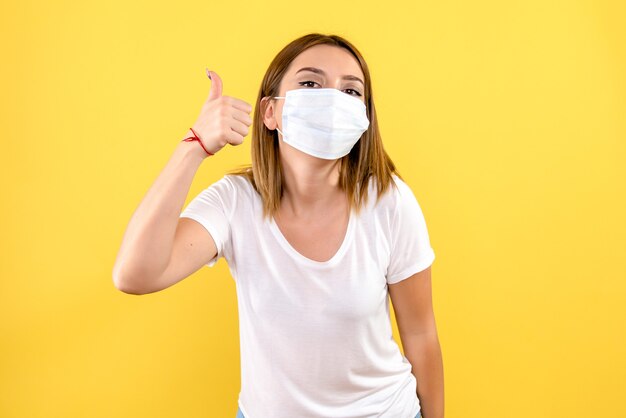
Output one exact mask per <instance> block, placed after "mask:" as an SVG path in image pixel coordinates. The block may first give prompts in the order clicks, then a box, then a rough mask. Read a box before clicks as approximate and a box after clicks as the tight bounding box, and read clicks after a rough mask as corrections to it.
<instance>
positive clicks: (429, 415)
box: [402, 332, 444, 418]
mask: <svg viewBox="0 0 626 418" xmlns="http://www.w3.org/2000/svg"><path fill="white" fill-rule="evenodd" d="M402 346H403V348H404V355H405V357H406V358H407V359H408V360H409V362H410V363H411V365H412V366H413V370H412V373H413V375H414V376H415V379H416V380H417V397H418V398H419V400H420V405H421V408H422V417H423V418H444V414H443V413H444V390H443V358H442V355H441V346H440V344H439V337H438V336H437V333H436V332H433V333H429V334H420V335H410V336H405V337H403V338H402Z"/></svg>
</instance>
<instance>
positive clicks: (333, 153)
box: [274, 88, 370, 160]
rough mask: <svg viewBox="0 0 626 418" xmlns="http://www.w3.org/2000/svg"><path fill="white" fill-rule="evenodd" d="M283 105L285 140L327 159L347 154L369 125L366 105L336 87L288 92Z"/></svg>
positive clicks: (303, 150) (301, 149)
mask: <svg viewBox="0 0 626 418" xmlns="http://www.w3.org/2000/svg"><path fill="white" fill-rule="evenodd" d="M274 98H275V99H285V104H284V106H283V115H282V119H283V130H284V131H285V132H284V133H283V132H282V131H281V130H280V129H278V128H276V129H278V132H280V133H281V135H282V136H283V141H284V142H286V143H287V144H289V145H291V146H292V147H294V148H297V149H299V150H300V151H302V152H306V153H307V154H310V155H312V156H314V157H318V158H323V159H326V160H335V159H337V158H341V157H343V156H344V155H346V154H348V153H349V152H350V150H351V149H352V147H353V146H354V144H356V143H357V141H358V140H359V138H360V137H361V135H362V134H363V132H365V131H366V130H367V128H368V126H369V124H370V122H369V120H368V119H367V114H366V109H365V104H364V103H363V102H362V101H361V100H359V99H357V98H356V97H350V96H349V95H348V94H346V93H343V92H341V91H339V90H337V89H334V88H303V89H295V90H288V91H287V93H286V94H285V96H282V97H279V96H274Z"/></svg>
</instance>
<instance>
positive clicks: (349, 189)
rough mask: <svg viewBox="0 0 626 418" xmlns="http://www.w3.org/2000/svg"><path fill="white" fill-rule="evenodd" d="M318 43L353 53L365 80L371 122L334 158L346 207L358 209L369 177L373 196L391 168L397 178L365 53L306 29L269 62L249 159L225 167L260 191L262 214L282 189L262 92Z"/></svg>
mask: <svg viewBox="0 0 626 418" xmlns="http://www.w3.org/2000/svg"><path fill="white" fill-rule="evenodd" d="M320 44H328V45H334V46H338V47H341V48H345V49H346V50H347V51H349V52H350V53H351V54H352V55H353V56H354V57H355V58H356V59H357V61H358V62H359V64H360V66H361V70H362V71H363V74H364V76H365V80H363V81H364V82H365V93H364V96H365V97H364V99H365V106H366V111H367V118H368V119H369V121H370V125H369V127H368V129H367V130H366V131H365V132H363V134H362V135H361V137H360V138H359V140H358V141H357V143H356V144H355V145H354V147H352V149H351V150H350V152H349V153H348V154H347V155H345V156H343V157H342V158H341V159H340V160H341V161H340V162H339V167H340V168H339V173H340V174H339V187H340V188H341V190H343V191H345V193H346V195H347V197H348V201H349V202H350V208H352V209H354V210H355V211H356V213H359V211H360V209H361V207H362V206H363V205H364V204H365V202H367V199H368V196H367V195H368V187H369V182H370V180H371V179H372V178H373V179H374V180H375V181H376V186H377V190H378V198H377V201H378V199H380V197H381V196H382V195H383V194H384V193H385V191H387V189H388V188H389V187H390V185H391V186H392V187H396V184H395V183H394V181H393V179H392V177H391V176H392V174H394V173H395V175H396V176H398V177H399V178H400V179H402V177H401V176H400V174H399V173H398V171H397V169H396V167H395V165H394V163H393V161H391V158H390V157H389V155H388V154H387V152H386V151H385V149H384V148H383V142H382V138H381V135H380V131H379V129H378V121H377V118H376V108H375V106H374V99H373V94H372V84H371V81H370V73H369V69H368V67H367V64H366V63H365V59H364V58H363V56H362V55H361V53H360V52H359V51H358V50H357V49H356V47H355V46H354V45H352V44H351V43H350V42H348V41H347V40H346V39H344V38H343V37H341V36H338V35H324V34H320V33H310V34H307V35H304V36H301V37H300V38H297V39H295V40H294V41H292V42H291V43H289V44H288V45H287V46H285V47H284V48H283V49H282V50H281V51H280V52H279V53H278V54H277V55H276V57H275V58H274V60H273V61H272V62H271V64H270V66H269V68H268V69H267V72H266V73H265V76H264V77H263V81H262V82H261V87H260V89H259V95H258V98H257V101H256V103H257V104H259V106H255V109H254V118H253V125H254V126H253V129H252V144H251V153H252V164H249V165H245V166H243V167H239V168H237V169H234V170H233V171H230V172H229V173H228V174H232V175H240V176H245V177H247V178H248V180H249V181H250V183H251V184H252V186H253V187H254V189H255V190H256V191H257V192H258V193H259V194H260V195H261V200H262V201H263V218H265V217H268V216H274V215H275V214H276V212H277V210H278V208H279V206H280V201H281V198H282V195H283V173H282V167H281V163H280V155H279V148H278V147H279V145H278V141H279V138H278V134H277V131H276V130H269V129H268V128H267V126H265V124H264V123H263V114H264V113H265V106H266V105H267V101H262V98H263V97H266V96H270V97H272V96H277V95H278V93H279V88H280V83H281V81H282V78H283V76H284V74H285V72H286V71H287V68H288V66H289V64H290V63H291V62H292V61H293V60H294V59H295V58H296V57H297V56H298V55H299V54H300V53H301V52H303V51H304V50H306V49H307V48H310V47H312V46H314V45H320Z"/></svg>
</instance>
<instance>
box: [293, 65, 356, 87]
mask: <svg viewBox="0 0 626 418" xmlns="http://www.w3.org/2000/svg"><path fill="white" fill-rule="evenodd" d="M300 71H311V72H313V73H317V74H322V75H326V73H325V72H324V71H323V70H321V69H320V68H315V67H302V68H300V69H299V70H298V71H296V74H298V73H299V72H300ZM341 78H342V79H344V80H354V81H359V82H360V83H361V84H363V86H365V83H364V82H363V80H361V79H360V78H359V77H357V76H355V75H344V76H343V77H341Z"/></svg>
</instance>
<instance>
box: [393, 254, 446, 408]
mask: <svg viewBox="0 0 626 418" xmlns="http://www.w3.org/2000/svg"><path fill="white" fill-rule="evenodd" d="M389 296H390V297H391V302H392V304H393V310H394V312H395V315H396V322H397V324H398V331H399V332H400V338H401V339H402V347H403V349H404V355H405V357H406V358H407V359H408V360H409V362H410V363H411V365H412V366H413V370H412V373H413V375H414V376H415V379H416V380H417V397H418V398H419V400H420V405H421V408H422V417H423V418H444V385H443V358H442V354H441V346H440V344H439V337H438V335H437V327H436V324H435V315H434V312H433V304H432V286H431V267H430V266H429V267H428V268H426V269H424V270H422V271H420V272H418V273H415V274H414V275H412V276H411V277H408V278H406V279H404V280H402V281H400V282H398V283H394V284H390V285H389Z"/></svg>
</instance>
